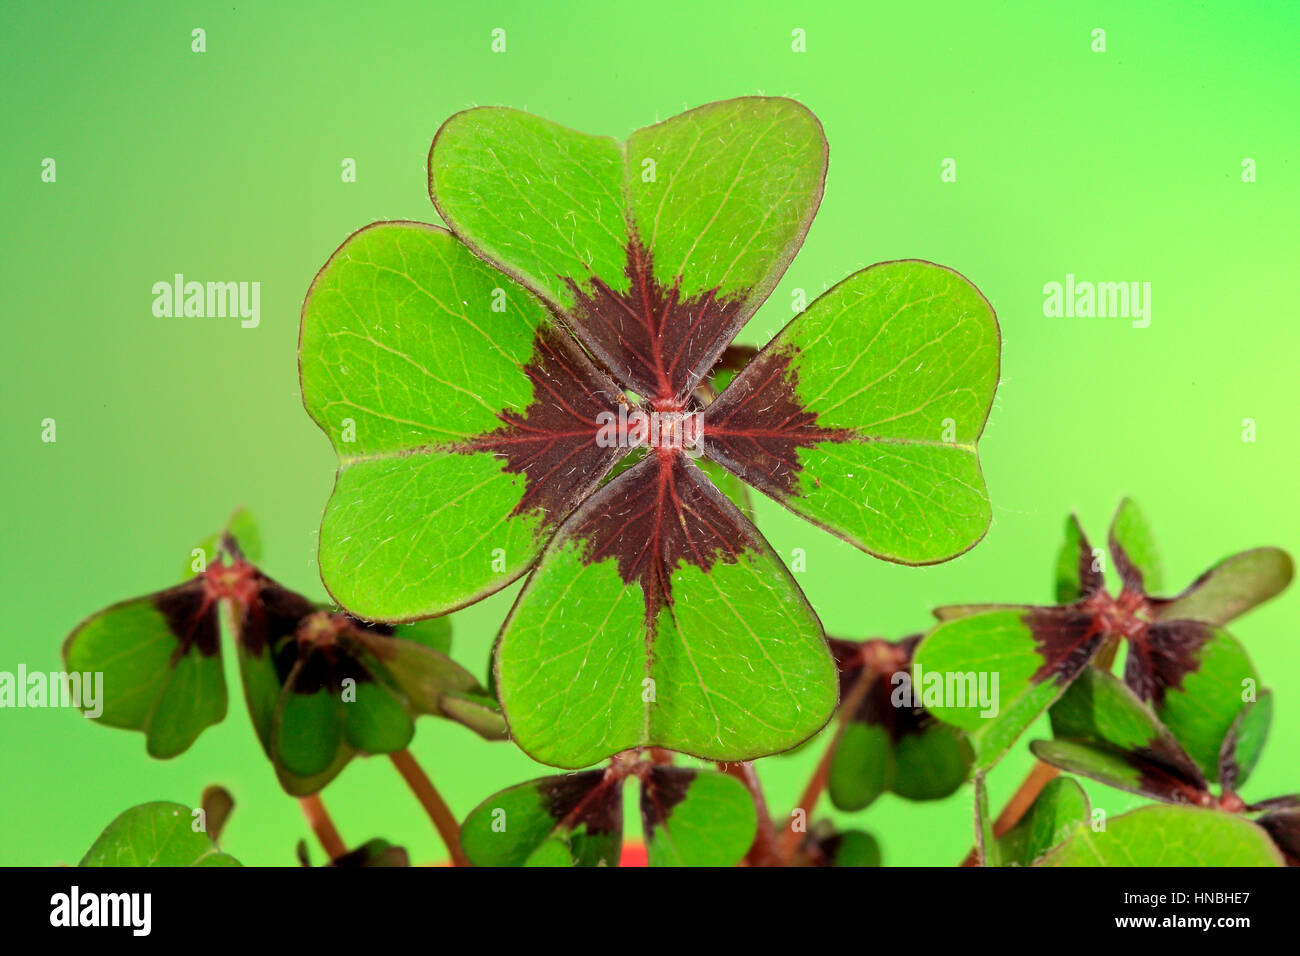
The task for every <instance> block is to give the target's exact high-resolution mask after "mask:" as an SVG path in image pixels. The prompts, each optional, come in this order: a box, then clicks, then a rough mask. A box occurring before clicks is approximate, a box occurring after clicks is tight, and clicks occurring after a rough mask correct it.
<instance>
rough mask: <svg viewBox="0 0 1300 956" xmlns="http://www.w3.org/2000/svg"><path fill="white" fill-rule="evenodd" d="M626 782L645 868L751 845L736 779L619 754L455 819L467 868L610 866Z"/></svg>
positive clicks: (749, 801) (749, 816)
mask: <svg viewBox="0 0 1300 956" xmlns="http://www.w3.org/2000/svg"><path fill="white" fill-rule="evenodd" d="M629 776H635V777H637V778H638V781H639V783H640V788H641V801H640V803H641V824H642V830H643V832H644V834H645V840H646V857H647V862H648V863H649V865H650V866H734V865H735V864H736V863H738V862H739V861H740V860H741V859H742V858H743V857H744V856H745V853H746V852H747V851H748V850H749V848H750V845H751V844H752V843H753V842H754V834H755V831H756V829H757V825H758V818H757V812H756V810H755V809H754V801H753V798H752V797H751V796H750V793H749V791H748V790H747V789H746V788H745V785H744V784H742V783H741V782H740V781H738V780H736V779H734V778H732V777H729V776H726V775H724V774H721V773H715V772H713V771H707V770H693V769H690V768H687V767H673V766H669V765H665V764H659V763H655V762H653V761H651V760H647V759H642V758H640V757H638V756H636V755H635V754H627V755H620V756H619V757H617V758H616V759H615V760H614V761H613V762H612V763H611V764H610V766H609V767H607V768H604V769H600V770H586V771H583V772H581V773H573V774H563V775H560V776H554V777H542V778H541V779H538V780H530V781H528V782H527V783H521V784H519V785H518V786H514V787H510V788H509V789H507V790H503V791H501V792H500V793H496V794H493V795H492V796H490V797H488V798H487V799H486V800H484V801H483V802H482V803H481V804H479V805H478V807H476V808H475V809H474V810H473V811H471V812H470V814H469V816H468V817H466V818H465V823H464V825H463V826H462V827H461V834H460V838H461V845H462V846H463V847H464V850H465V853H466V855H467V856H468V857H469V859H470V860H471V862H473V864H474V865H475V866H617V865H618V863H619V858H620V852H621V850H622V846H623V784H624V782H625V781H626V780H627V778H628V777H629Z"/></svg>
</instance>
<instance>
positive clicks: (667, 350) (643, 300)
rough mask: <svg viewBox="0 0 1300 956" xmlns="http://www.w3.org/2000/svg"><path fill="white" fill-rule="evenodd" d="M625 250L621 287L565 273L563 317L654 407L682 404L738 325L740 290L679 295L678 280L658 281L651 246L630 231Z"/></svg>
mask: <svg viewBox="0 0 1300 956" xmlns="http://www.w3.org/2000/svg"><path fill="white" fill-rule="evenodd" d="M626 252H627V264H626V265H625V266H624V268H623V272H624V275H626V276H627V279H628V290H627V291H626V292H617V291H615V290H614V289H612V288H611V287H610V286H609V285H608V284H606V283H605V282H604V281H603V280H601V279H600V278H597V277H592V278H591V279H590V280H589V281H585V282H581V283H580V282H576V281H574V280H573V279H572V278H569V277H564V281H565V282H566V283H567V284H568V286H569V288H570V289H571V290H572V292H573V296H574V300H575V303H574V306H573V309H572V311H571V314H570V316H569V322H570V324H571V325H572V326H573V332H574V334H575V335H577V337H578V339H579V340H580V341H581V342H582V343H583V345H585V346H586V347H587V348H588V349H589V350H590V351H591V353H592V354H593V355H595V356H596V358H597V359H599V360H600V361H601V362H603V363H604V364H605V367H606V368H608V369H609V370H610V371H611V372H612V373H613V374H614V377H615V378H616V379H618V380H619V381H620V382H622V383H623V384H624V385H626V386H627V387H629V388H631V389H632V390H633V391H634V392H636V393H637V394H639V395H641V396H642V397H644V398H646V399H648V400H650V402H651V403H652V404H653V405H654V407H656V408H661V409H674V408H681V407H683V405H684V403H685V401H686V398H687V396H688V395H690V393H691V392H692V391H694V389H695V387H696V386H697V385H698V384H699V382H700V379H702V378H703V377H704V375H705V374H706V373H707V372H708V371H709V369H711V368H712V367H713V364H714V363H715V362H716V361H717V359H718V356H719V355H721V354H722V350H723V349H725V348H726V347H727V345H729V344H730V343H731V340H732V339H733V338H735V337H736V333H737V332H739V331H740V327H741V326H742V325H743V324H744V320H745V317H744V316H743V315H741V312H740V307H741V305H742V304H743V301H744V297H745V296H744V293H740V294H738V295H735V296H732V297H730V298H728V299H725V300H723V299H719V298H718V297H717V295H715V293H714V292H706V293H703V294H700V295H697V296H695V297H693V298H690V299H681V298H680V286H681V277H680V276H678V277H677V279H676V280H675V281H674V283H673V285H672V286H670V287H668V288H664V287H663V286H661V285H660V284H659V283H658V281H656V279H655V276H654V263H653V261H652V259H651V255H650V252H649V250H647V249H646V248H645V247H644V246H642V245H641V241H640V239H638V238H637V237H636V236H635V235H633V237H632V239H631V241H630V242H629V243H628V245H627V250H626Z"/></svg>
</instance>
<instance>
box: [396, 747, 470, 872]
mask: <svg viewBox="0 0 1300 956" xmlns="http://www.w3.org/2000/svg"><path fill="white" fill-rule="evenodd" d="M388 756H389V758H390V759H391V760H392V761H393V766H395V767H396V768H397V772H398V773H400V774H401V775H402V779H403V780H405V781H406V785H407V786H408V787H410V788H411V792H412V793H414V794H415V799H417V800H419V801H420V806H422V807H424V812H425V813H427V814H428V815H429V819H430V820H432V821H433V825H434V828H435V829H437V831H438V835H439V836H440V837H442V842H443V843H445V844H446V845H447V852H448V853H450V854H451V862H452V865H453V866H470V865H471V864H470V862H469V859H468V857H466V856H465V851H464V850H462V849H461V847H460V826H459V825H458V824H457V823H456V818H455V817H454V816H453V815H452V812H451V807H449V806H447V802H446V801H445V800H443V799H442V795H441V794H440V793H438V790H437V788H435V787H434V785H433V781H432V780H430V779H429V776H428V774H426V773H425V772H424V770H422V769H421V768H420V765H419V764H418V763H416V762H415V757H413V756H411V752H410V751H409V750H398V751H396V752H394V753H391V754H389V755H388Z"/></svg>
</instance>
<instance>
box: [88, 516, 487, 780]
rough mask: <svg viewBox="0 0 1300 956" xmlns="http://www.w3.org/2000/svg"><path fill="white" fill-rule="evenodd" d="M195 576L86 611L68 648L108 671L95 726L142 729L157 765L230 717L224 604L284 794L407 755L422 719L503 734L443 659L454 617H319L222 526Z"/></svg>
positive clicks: (467, 681) (480, 691)
mask: <svg viewBox="0 0 1300 956" xmlns="http://www.w3.org/2000/svg"><path fill="white" fill-rule="evenodd" d="M238 514H239V513H237V515H238ZM240 520H241V523H243V524H244V526H245V528H246V529H247V528H250V527H253V526H252V525H251V524H250V523H249V522H250V521H251V519H249V518H247V517H244V518H242V519H240ZM195 551H196V557H195V562H196V565H197V563H198V562H199V558H198V556H197V555H198V553H200V552H203V553H204V554H206V552H205V551H204V547H203V546H201V547H200V548H197V549H195ZM202 568H203V569H202V570H199V571H195V573H194V574H193V576H192V577H191V578H189V580H187V581H185V582H184V583H183V584H180V585H177V586H175V587H171V588H168V589H166V590H163V591H158V592H156V593H154V594H150V595H147V596H145V597H140V598H133V599H131V600H128V601H123V602H121V603H120V604H115V605H113V606H112V607H109V608H106V609H105V610H103V611H100V612H98V613H96V614H94V615H92V616H91V617H89V618H88V619H87V620H85V621H83V622H82V623H81V624H79V625H78V626H77V627H76V628H75V629H74V630H73V632H72V633H71V634H70V635H69V636H68V638H67V640H66V641H65V643H64V648H63V654H64V660H65V662H66V666H67V669H68V670H69V671H72V672H79V673H96V672H98V673H102V674H103V675H104V678H103V697H104V699H103V701H102V705H103V712H102V714H101V715H100V718H99V719H100V720H101V721H102V722H103V723H105V724H107V725H109V726H111V727H124V728H128V729H132V730H139V731H142V732H143V733H144V734H145V739H146V746H147V749H148V752H149V754H150V755H151V756H154V757H161V758H167V757H174V756H176V755H178V754H180V753H183V752H184V751H186V750H187V749H189V747H190V745H191V744H193V743H194V741H195V740H196V739H197V738H198V736H199V734H200V733H202V732H203V730H204V729H205V728H207V727H209V726H211V725H212V724H215V723H217V722H219V721H221V720H222V719H223V718H224V717H225V715H226V683H225V676H224V674H223V672H222V665H221V639H220V636H221V630H222V608H223V607H224V608H225V610H226V621H227V622H228V625H229V629H230V632H231V635H232V637H233V640H234V643H235V647H236V651H237V654H238V657H239V669H240V674H241V676H242V679H243V684H244V693H245V699H246V701H247V703H248V709H249V713H250V714H251V716H252V719H253V725H254V727H255V728H256V730H257V734H258V737H259V739H260V740H261V743H262V747H263V749H264V750H265V751H266V753H267V755H268V757H270V759H271V761H272V763H273V765H274V767H275V770H276V774H277V776H278V778H279V780H280V783H281V785H282V786H283V787H284V788H285V790H286V791H288V792H289V793H290V794H293V795H295V796H302V795H305V794H310V793H314V792H316V791H318V790H320V789H321V788H322V787H323V786H325V784H327V783H328V782H329V781H330V780H332V779H333V778H334V777H335V776H337V775H338V773H339V772H340V771H341V770H342V769H343V767H344V766H346V765H347V763H348V761H349V760H351V758H352V757H353V756H355V755H356V754H358V753H366V754H376V753H391V752H394V751H397V750H401V749H403V748H405V747H406V745H407V743H409V742H410V740H411V737H412V735H413V734H414V719H415V717H416V716H418V715H420V714H436V715H439V716H442V717H447V718H450V719H452V720H456V721H458V722H460V723H462V724H465V725H466V726H468V727H469V728H470V729H472V730H474V731H475V732H476V733H478V734H479V735H481V736H483V737H486V738H489V739H502V738H504V736H505V724H504V721H503V719H502V717H501V714H500V712H499V710H498V709H497V705H496V702H495V701H494V700H493V699H492V697H491V696H490V695H489V694H488V692H487V690H485V689H484V688H483V687H482V686H481V685H480V684H479V682H478V680H477V679H476V678H475V677H474V676H473V675H472V674H471V673H469V671H467V670H465V669H464V668H463V667H461V666H460V665H459V664H457V663H455V662H454V661H453V660H452V659H451V658H450V657H448V656H447V651H448V649H449V647H450V637H451V630H450V623H449V621H448V620H446V619H440V620H437V621H426V622H422V623H420V624H414V625H409V626H403V627H393V626H390V625H386V624H372V623H368V622H364V621H360V620H358V619H356V618H354V617H352V616H351V615H348V614H343V613H339V612H337V611H331V610H329V609H326V608H322V607H320V606H318V605H317V604H315V603H313V602H312V601H310V600H309V599H307V598H306V597H303V596H302V595H301V594H298V593H296V592H294V591H291V590H289V589H288V588H285V587H283V586H281V585H279V584H277V583H276V582H275V581H273V580H271V579H270V578H269V577H267V576H266V575H265V574H263V573H262V572H261V571H260V570H259V569H258V568H257V567H256V566H254V565H253V564H252V563H251V562H250V561H249V560H248V559H247V558H246V557H245V555H244V553H243V551H242V548H241V545H240V543H239V542H237V541H236V540H235V537H234V535H233V534H232V533H231V532H230V530H229V527H228V529H227V531H226V532H225V533H224V534H223V536H222V538H221V544H220V547H219V549H218V550H217V551H213V552H212V558H211V560H204V561H203V562H202Z"/></svg>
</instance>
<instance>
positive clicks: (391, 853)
mask: <svg viewBox="0 0 1300 956" xmlns="http://www.w3.org/2000/svg"><path fill="white" fill-rule="evenodd" d="M297 856H298V862H299V864H301V865H302V866H305V867H310V866H311V855H310V853H309V852H308V850H307V841H306V840H300V841H299V842H298V846H297ZM325 865H326V866H334V867H344V868H359V867H394V866H397V867H401V866H410V865H411V858H410V855H409V854H408V853H407V852H406V849H405V847H400V846H395V845H394V844H392V843H389V842H388V841H387V840H384V839H381V838H378V837H377V838H375V839H373V840H367V841H366V842H365V843H363V844H361V846H359V847H357V848H356V849H355V850H349V851H348V852H346V853H344V854H343V855H342V856H340V857H339V858H338V859H336V860H331V861H330V862H328V863H326V864H325Z"/></svg>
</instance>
